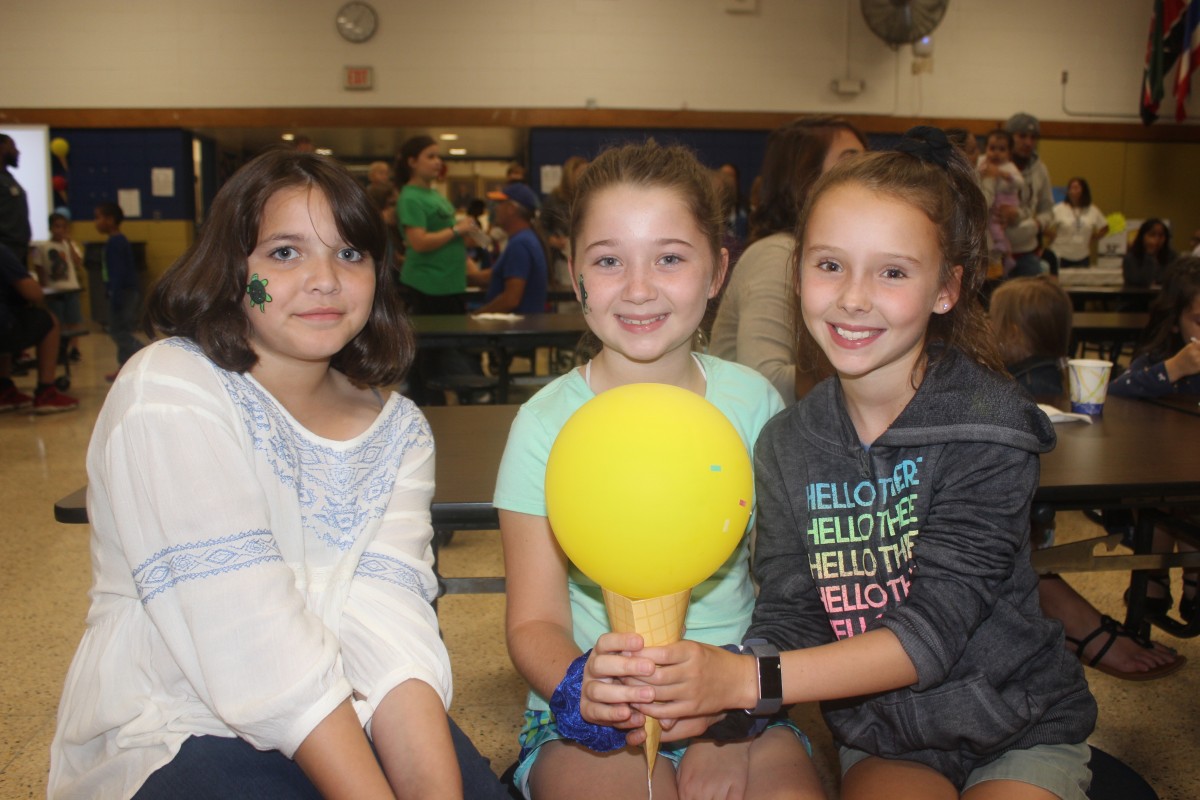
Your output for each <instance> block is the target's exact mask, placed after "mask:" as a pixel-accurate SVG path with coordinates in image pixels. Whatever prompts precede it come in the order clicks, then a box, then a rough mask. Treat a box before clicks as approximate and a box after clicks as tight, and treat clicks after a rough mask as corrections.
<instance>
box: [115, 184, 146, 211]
mask: <svg viewBox="0 0 1200 800" xmlns="http://www.w3.org/2000/svg"><path fill="white" fill-rule="evenodd" d="M117 205H119V206H120V207H121V210H122V211H124V212H125V216H127V217H140V216H141V215H142V192H141V190H140V189H117Z"/></svg>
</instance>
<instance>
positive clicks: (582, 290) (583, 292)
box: [579, 275, 591, 315]
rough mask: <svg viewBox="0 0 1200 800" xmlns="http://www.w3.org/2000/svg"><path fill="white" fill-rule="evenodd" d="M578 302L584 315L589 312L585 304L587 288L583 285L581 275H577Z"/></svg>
mask: <svg viewBox="0 0 1200 800" xmlns="http://www.w3.org/2000/svg"><path fill="white" fill-rule="evenodd" d="M579 302H580V304H581V305H582V306H583V313H584V314H585V315H586V314H588V313H590V312H591V309H590V308H588V304H587V289H585V288H584V286H583V275H580V276H579Z"/></svg>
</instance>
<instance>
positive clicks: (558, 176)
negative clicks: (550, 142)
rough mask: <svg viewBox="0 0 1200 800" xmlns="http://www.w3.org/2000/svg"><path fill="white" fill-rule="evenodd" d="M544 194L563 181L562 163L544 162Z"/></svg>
mask: <svg viewBox="0 0 1200 800" xmlns="http://www.w3.org/2000/svg"><path fill="white" fill-rule="evenodd" d="M541 179H542V194H550V193H551V192H553V191H554V190H555V189H557V188H558V185H559V184H560V183H562V165H561V164H543V165H542V170H541Z"/></svg>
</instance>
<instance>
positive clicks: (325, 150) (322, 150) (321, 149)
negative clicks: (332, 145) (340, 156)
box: [314, 147, 333, 156]
mask: <svg viewBox="0 0 1200 800" xmlns="http://www.w3.org/2000/svg"><path fill="white" fill-rule="evenodd" d="M314 152H315V153H316V154H317V155H319V156H331V155H333V151H332V150H330V149H329V148H328V147H318V148H317V149H316V150H315V151H314Z"/></svg>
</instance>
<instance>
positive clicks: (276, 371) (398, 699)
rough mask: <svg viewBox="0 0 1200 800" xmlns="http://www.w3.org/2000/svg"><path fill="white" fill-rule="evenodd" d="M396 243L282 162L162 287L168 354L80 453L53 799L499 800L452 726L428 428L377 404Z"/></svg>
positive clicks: (252, 173)
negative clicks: (85, 591) (83, 571)
mask: <svg viewBox="0 0 1200 800" xmlns="http://www.w3.org/2000/svg"><path fill="white" fill-rule="evenodd" d="M105 216H106V217H107V216H108V215H107V214H106V215H105ZM385 245H386V236H385V233H384V229H383V225H382V221H381V220H380V217H379V215H378V214H377V213H376V212H375V210H374V209H373V208H372V207H371V205H370V202H369V200H368V199H367V197H366V194H365V193H364V192H363V190H362V188H361V187H360V186H359V185H358V183H357V182H356V181H355V180H354V178H353V177H352V176H351V175H350V174H349V173H348V172H346V171H345V170H344V169H342V168H341V167H340V166H338V165H337V164H336V163H335V162H333V161H331V160H329V159H326V158H325V157H323V156H318V155H313V154H307V153H300V152H295V151H284V150H277V151H271V152H268V153H266V154H264V155H262V156H259V157H258V158H256V159H255V160H254V161H252V162H250V163H249V164H247V165H246V166H245V167H244V168H242V169H241V170H240V171H239V172H238V173H237V174H236V175H234V176H233V177H232V178H231V179H230V180H229V181H228V182H227V183H226V185H225V186H224V187H222V189H221V191H220V192H218V194H217V197H216V199H215V200H214V202H213V207H212V211H211V214H210V218H209V220H208V222H207V223H206V224H205V226H204V227H203V228H202V229H201V232H200V236H199V238H198V239H197V241H196V243H195V244H194V245H192V247H191V248H189V250H188V251H187V252H186V253H185V254H184V255H183V257H182V258H181V259H180V260H179V261H178V262H176V264H175V265H173V266H172V267H171V269H170V270H168V271H167V273H166V275H164V276H163V278H162V280H161V281H160V282H159V283H158V284H157V286H156V287H155V290H154V293H153V295H152V296H151V299H150V303H149V318H148V319H149V323H148V325H152V326H153V331H155V332H158V333H161V334H164V335H166V336H170V337H172V338H168V339H164V340H160V341H157V342H155V343H154V344H152V345H150V346H148V347H146V348H144V349H143V350H142V351H141V352H140V353H138V354H137V355H136V356H135V357H134V358H133V359H132V360H131V361H129V362H128V363H127V365H126V367H125V368H124V369H123V370H122V371H121V376H120V378H119V380H117V381H116V383H115V384H114V386H113V388H112V391H111V392H110V393H109V395H108V398H107V400H106V401H105V404H104V409H103V411H102V412H101V414H100V418H99V420H98V421H97V424H96V429H95V432H94V434H93V436H92V441H91V445H90V447H89V448H88V457H87V466H88V479H89V485H88V516H89V518H90V519H91V523H92V556H93V564H94V567H95V569H94V572H95V580H94V584H93V586H92V591H91V598H92V605H91V609H90V611H89V614H88V626H87V630H86V631H85V633H84V637H83V641H82V643H81V644H80V647H79V650H78V652H77V653H76V655H75V659H74V661H73V663H72V665H71V669H70V672H69V674H68V676H67V681H66V687H65V690H64V692H63V696H62V702H61V705H60V708H59V714H58V728H57V731H56V733H55V738H54V743H53V745H52V750H51V769H50V779H49V796H50V797H52V798H73V797H97V796H104V797H130V796H133V797H136V798H139V800H141V799H145V798H168V797H169V798H199V797H285V796H286V797H304V798H310V797H318V796H324V797H344V798H351V797H352V798H376V797H378V798H385V797H386V798H392V797H439V798H440V797H448V798H454V797H459V798H461V797H463V796H464V792H465V795H466V796H468V797H486V798H494V797H503V796H504V795H503V794H502V793H501V791H500V788H499V782H498V781H497V780H496V779H495V776H493V775H491V773H490V771H488V769H487V765H486V762H484V761H483V760H482V759H481V758H480V757H479V756H478V754H477V753H475V752H474V751H473V750H471V749H470V747H469V742H466V741H465V738H464V737H462V734H461V733H457V734H455V733H452V726H451V725H450V724H448V722H447V716H446V706H447V704H448V703H449V702H450V692H451V680H450V665H449V662H448V659H447V654H446V650H445V647H444V646H443V644H442V642H441V639H440V638H439V636H438V628H437V617H436V615H435V614H434V611H433V609H432V607H431V606H430V601H432V600H433V598H434V597H435V595H436V591H437V582H436V579H435V576H434V574H433V568H432V567H433V558H432V553H431V549H430V541H431V538H432V529H431V527H430V520H429V502H430V497H431V495H432V493H433V475H434V471H433V463H434V461H433V441H432V439H431V438H430V432H429V427H428V425H427V424H426V422H425V419H424V418H423V417H422V415H421V413H420V411H419V410H417V408H416V407H415V406H414V405H413V404H412V402H410V401H409V400H407V399H405V398H403V397H401V396H399V395H397V394H395V393H392V392H383V391H381V390H379V389H376V388H372V387H376V386H381V385H385V384H389V383H392V382H395V381H396V380H398V379H399V378H400V377H401V376H402V374H403V372H404V370H405V368H406V367H407V365H408V364H409V363H410V362H411V359H412V353H413V340H412V333H411V331H410V329H409V327H408V323H407V321H406V320H405V318H404V316H403V314H402V312H401V307H400V303H399V299H398V297H397V296H396V294H395V293H394V292H393V291H391V283H390V278H389V269H390V265H389V264H387V262H386V261H385V259H384V252H385ZM366 725H369V726H370V727H369V732H368V731H364V726H366ZM372 746H373V747H374V751H375V752H374V753H372ZM459 747H461V748H462V749H461V750H460V751H459V755H460V758H459V760H458V761H456V754H455V751H456V748H459ZM377 759H378V760H377ZM460 763H461V767H462V769H463V774H464V776H465V780H463V779H460Z"/></svg>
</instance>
